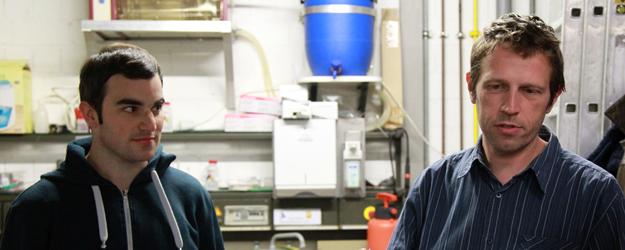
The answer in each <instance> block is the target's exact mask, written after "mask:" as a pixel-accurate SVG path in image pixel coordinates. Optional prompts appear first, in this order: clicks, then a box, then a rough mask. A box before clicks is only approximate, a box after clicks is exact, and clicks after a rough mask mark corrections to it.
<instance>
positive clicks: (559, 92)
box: [547, 89, 562, 114]
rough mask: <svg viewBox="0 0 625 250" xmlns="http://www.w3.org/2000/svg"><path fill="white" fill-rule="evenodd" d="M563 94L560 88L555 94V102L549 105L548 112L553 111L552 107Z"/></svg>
mask: <svg viewBox="0 0 625 250" xmlns="http://www.w3.org/2000/svg"><path fill="white" fill-rule="evenodd" d="M561 94H562V89H560V90H558V93H556V95H554V96H553V102H551V103H550V105H549V106H548V107H547V114H549V112H551V109H553V106H554V105H556V102H557V101H558V97H560V95H561Z"/></svg>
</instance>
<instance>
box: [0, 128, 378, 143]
mask: <svg viewBox="0 0 625 250" xmlns="http://www.w3.org/2000/svg"><path fill="white" fill-rule="evenodd" d="M85 136H90V135H89V134H69V133H68V134H3V135H0V142H23V143H28V142H70V141H72V140H74V139H77V138H81V137H85ZM366 137H367V139H385V138H387V136H386V134H385V133H383V132H380V131H375V132H367V133H366ZM271 138H272V134H271V132H250V133H236V132H223V131H202V132H175V133H163V134H162V137H161V142H173V141H218V140H271Z"/></svg>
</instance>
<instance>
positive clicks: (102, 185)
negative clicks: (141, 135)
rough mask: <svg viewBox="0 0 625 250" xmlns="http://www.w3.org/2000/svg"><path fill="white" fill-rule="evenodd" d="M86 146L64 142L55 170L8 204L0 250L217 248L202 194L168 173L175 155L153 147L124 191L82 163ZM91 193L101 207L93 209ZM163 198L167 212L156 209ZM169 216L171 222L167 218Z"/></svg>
mask: <svg viewBox="0 0 625 250" xmlns="http://www.w3.org/2000/svg"><path fill="white" fill-rule="evenodd" d="M90 147H91V138H84V139H79V140H75V141H73V142H71V143H70V144H69V145H68V147H67V155H66V159H65V161H64V162H63V163H61V166H60V167H59V168H58V169H57V170H55V171H52V172H50V173H47V174H44V175H42V176H41V180H40V181H38V182H37V183H35V184H34V185H33V186H31V187H30V188H28V189H26V190H24V191H23V192H22V193H21V194H20V195H19V196H18V197H17V198H16V199H15V201H13V203H12V205H11V208H10V210H9V213H8V216H7V219H6V224H5V230H4V231H3V235H2V242H1V244H0V249H2V250H10V249H178V247H177V244H176V241H180V239H181V240H182V249H211V250H213V249H215V250H222V249H224V245H223V239H222V235H221V231H220V229H219V224H218V221H217V217H216V215H215V210H214V207H213V203H212V201H211V199H210V196H209V194H208V192H207V191H206V190H205V189H204V188H203V187H202V185H201V184H200V183H199V181H197V179H195V178H194V177H192V176H190V175H188V174H186V173H184V172H182V171H180V170H178V169H174V168H169V164H170V163H171V162H172V161H173V160H174V159H175V158H176V157H175V156H174V155H168V154H164V153H163V152H162V146H161V145H159V147H158V150H157V152H156V155H155V156H154V157H153V158H152V159H151V160H150V161H149V162H148V165H147V167H145V169H143V170H142V171H141V172H140V173H139V174H138V175H137V177H136V178H135V179H134V181H133V182H132V184H131V185H130V188H129V189H128V190H127V192H122V191H120V190H119V189H118V188H117V186H115V185H114V184H113V183H111V182H110V181H108V180H106V179H104V178H103V177H102V176H100V175H99V174H98V172H96V171H95V169H94V168H93V167H91V165H90V164H89V162H87V160H86V158H85V156H86V155H87V153H88V152H89V149H90ZM153 170H156V172H155V174H152V172H153ZM156 173H158V178H157V177H156ZM151 175H154V176H151ZM155 178H156V179H155ZM159 182H160V183H162V187H163V190H164V194H165V195H164V196H163V197H159V192H158V191H157V188H159V187H160V186H159ZM92 186H94V187H92ZM97 189H99V190H97ZM96 191H99V192H96ZM96 193H100V194H101V201H102V202H101V203H100V204H103V205H99V206H98V205H96V200H99V199H98V195H97V194H96ZM166 200H168V201H169V204H170V205H171V208H168V207H165V208H164V205H165V206H168V205H167V203H166ZM163 201H165V203H163ZM125 202H126V204H127V205H126V204H124V203H125ZM98 209H100V212H101V214H100V215H98V212H97V210H98ZM172 211H173V218H175V222H174V219H173V218H171V219H170V220H168V218H167V213H170V214H171V212H172ZM104 215H105V216H104ZM103 217H105V218H103ZM99 220H100V221H99ZM172 224H173V226H171V225H172ZM175 224H177V225H175ZM177 229H179V232H180V233H178V232H177V231H176V230H177ZM128 235H131V237H130V238H129V237H128ZM176 238H177V239H176ZM178 246H180V242H178ZM103 247H105V248H103Z"/></svg>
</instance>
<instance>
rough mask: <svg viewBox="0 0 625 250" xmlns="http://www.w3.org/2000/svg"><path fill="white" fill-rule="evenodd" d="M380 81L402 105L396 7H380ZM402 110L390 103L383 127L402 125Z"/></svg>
mask: <svg viewBox="0 0 625 250" xmlns="http://www.w3.org/2000/svg"><path fill="white" fill-rule="evenodd" d="M380 29H381V31H380V34H381V35H382V39H380V40H382V49H381V52H382V53H381V54H382V81H384V83H386V85H387V86H388V87H389V88H390V89H389V91H390V93H392V94H393V96H395V98H396V99H397V101H398V102H399V103H400V104H401V105H403V92H404V91H403V79H402V64H401V34H400V24H399V13H398V10H397V9H382V25H381V27H380ZM402 114H403V111H402V110H401V108H400V107H399V106H398V105H397V104H396V103H395V102H392V103H391V116H390V117H391V118H389V120H388V121H387V122H386V124H384V126H383V127H384V128H385V129H396V128H400V127H403V126H404V118H403V116H402Z"/></svg>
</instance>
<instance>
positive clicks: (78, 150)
mask: <svg viewBox="0 0 625 250" xmlns="http://www.w3.org/2000/svg"><path fill="white" fill-rule="evenodd" d="M90 149H91V137H86V138H82V139H77V140H74V141H72V142H70V143H69V145H67V154H66V155H65V161H63V162H61V165H60V166H59V168H58V169H56V170H55V171H52V172H50V173H47V174H44V175H42V176H41V178H42V179H48V180H51V181H63V182H69V183H75V184H79V185H87V186H93V185H97V186H112V185H114V184H113V183H112V182H110V181H109V180H107V179H105V178H104V177H102V176H101V175H100V174H99V173H98V172H97V171H96V170H95V169H94V168H93V166H91V164H90V163H89V161H87V158H86V156H87V154H88V153H89V150H90ZM175 159H176V156H175V155H172V154H165V153H163V146H162V145H160V144H159V145H158V149H157V150H156V154H154V157H152V159H150V160H149V161H148V165H147V166H146V167H145V168H144V169H143V170H141V172H139V174H138V175H137V177H135V179H134V181H133V182H132V184H131V185H130V186H131V187H132V186H134V185H136V184H141V183H145V182H149V181H152V179H151V177H150V172H152V170H153V169H154V170H156V172H157V173H158V174H159V175H161V174H162V173H163V172H164V171H165V170H166V169H167V168H168V167H169V164H171V162H173V161H174V160H175Z"/></svg>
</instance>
